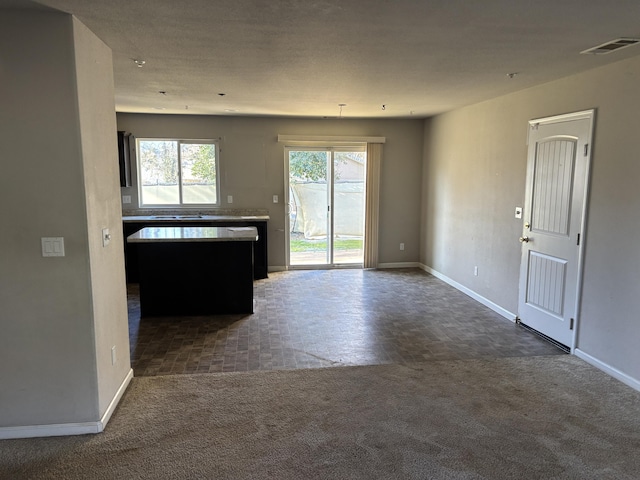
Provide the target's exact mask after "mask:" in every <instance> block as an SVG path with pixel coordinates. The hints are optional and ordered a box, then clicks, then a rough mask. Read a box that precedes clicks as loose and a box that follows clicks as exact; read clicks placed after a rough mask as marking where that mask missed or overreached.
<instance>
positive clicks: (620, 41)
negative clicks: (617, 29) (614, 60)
mask: <svg viewBox="0 0 640 480" xmlns="http://www.w3.org/2000/svg"><path fill="white" fill-rule="evenodd" d="M636 43H640V40H639V39H637V38H617V39H615V40H611V41H610V42H607V43H603V44H602V45H598V46H597V47H592V48H589V49H587V50H583V51H582V52H580V53H591V54H594V55H604V54H606V53H611V52H613V51H615V50H620V49H621V48H625V47H630V46H631V45H635V44H636Z"/></svg>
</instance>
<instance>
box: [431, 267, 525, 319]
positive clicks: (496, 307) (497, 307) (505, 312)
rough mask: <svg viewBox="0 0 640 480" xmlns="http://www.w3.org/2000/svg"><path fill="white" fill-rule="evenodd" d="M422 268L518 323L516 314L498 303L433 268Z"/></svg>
mask: <svg viewBox="0 0 640 480" xmlns="http://www.w3.org/2000/svg"><path fill="white" fill-rule="evenodd" d="M420 268H422V269H423V270H424V271H425V272H427V273H430V274H431V275H433V276H434V277H436V278H439V279H440V280H442V281H443V282H445V283H448V284H449V285H451V286H452V287H453V288H455V289H457V290H460V291H461V292H462V293H464V294H465V295H469V296H470V297H471V298H473V299H474V300H476V301H477V302H480V303H481V304H483V305H484V306H485V307H489V308H490V309H491V310H493V311H494V312H496V313H498V314H499V315H502V316H503V317H504V318H506V319H507V320H510V321H512V322H515V321H516V314H515V313H511V312H510V311H509V310H506V309H504V308H502V307H501V306H500V305H498V304H496V303H493V302H492V301H491V300H489V299H488V298H485V297H483V296H482V295H480V294H478V293H476V292H474V291H473V290H471V289H469V288H467V287H465V286H464V285H462V284H460V283H458V282H456V281H455V280H452V279H451V278H449V277H447V276H446V275H443V274H442V273H440V272H438V271H437V270H434V269H433V268H431V267H428V266H426V265H424V264H422V263H421V264H420Z"/></svg>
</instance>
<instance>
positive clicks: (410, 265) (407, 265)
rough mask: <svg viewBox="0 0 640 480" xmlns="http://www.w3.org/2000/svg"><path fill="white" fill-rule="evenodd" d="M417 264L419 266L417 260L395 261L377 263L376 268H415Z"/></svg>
mask: <svg viewBox="0 0 640 480" xmlns="http://www.w3.org/2000/svg"><path fill="white" fill-rule="evenodd" d="M419 266H420V263H418V262H395V263H379V264H378V267H377V268H379V269H381V270H382V269H384V268H416V267H419Z"/></svg>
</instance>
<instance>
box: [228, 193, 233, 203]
mask: <svg viewBox="0 0 640 480" xmlns="http://www.w3.org/2000/svg"><path fill="white" fill-rule="evenodd" d="M227 203H233V195H227Z"/></svg>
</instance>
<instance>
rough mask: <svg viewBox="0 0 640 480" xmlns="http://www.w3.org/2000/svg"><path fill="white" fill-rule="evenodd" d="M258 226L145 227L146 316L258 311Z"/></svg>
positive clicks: (141, 238)
mask: <svg viewBox="0 0 640 480" xmlns="http://www.w3.org/2000/svg"><path fill="white" fill-rule="evenodd" d="M257 238H258V231H257V229H256V228H255V227H229V228H227V227H202V226H199V227H182V226H181V227H157V226H154V227H145V228H143V229H142V230H139V231H138V232H136V233H134V234H132V235H131V236H129V237H128V238H127V244H128V245H135V246H136V247H137V248H138V265H139V271H138V273H139V277H140V278H139V283H140V313H141V315H142V316H162V315H212V314H232V313H249V314H250V313H253V304H254V302H253V248H252V244H253V243H255V241H256V240H257Z"/></svg>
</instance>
